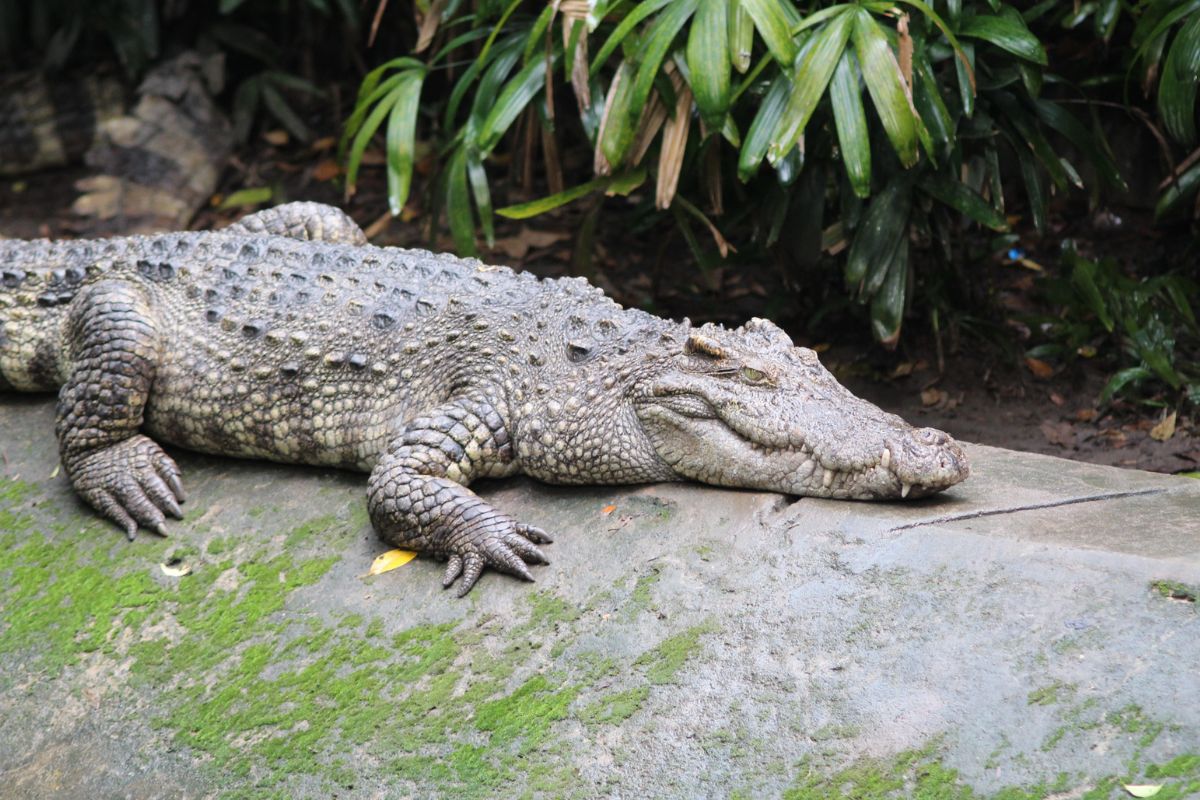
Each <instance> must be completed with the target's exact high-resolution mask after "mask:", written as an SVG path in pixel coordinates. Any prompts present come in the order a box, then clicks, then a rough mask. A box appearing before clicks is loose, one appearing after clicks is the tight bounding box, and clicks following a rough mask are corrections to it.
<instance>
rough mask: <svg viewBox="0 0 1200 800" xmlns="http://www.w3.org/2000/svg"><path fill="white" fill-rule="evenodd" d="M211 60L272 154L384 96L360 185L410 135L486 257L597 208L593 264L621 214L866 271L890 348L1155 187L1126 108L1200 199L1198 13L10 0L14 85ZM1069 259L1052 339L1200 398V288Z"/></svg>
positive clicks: (865, 289) (680, 1)
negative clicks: (1025, 247) (276, 129)
mask: <svg viewBox="0 0 1200 800" xmlns="http://www.w3.org/2000/svg"><path fill="white" fill-rule="evenodd" d="M360 15H361V18H360ZM184 47H194V48H199V49H201V50H207V51H213V50H220V51H223V52H225V53H226V56H227V59H228V61H229V62H230V66H231V68H230V70H229V74H230V75H231V85H230V87H229V90H228V92H227V94H226V98H225V99H226V102H227V103H228V105H229V107H230V109H231V111H232V113H233V115H234V118H235V122H236V124H237V127H238V131H239V133H240V134H241V135H242V137H243V138H245V137H246V136H248V134H249V133H250V132H251V131H252V130H253V129H254V128H255V127H256V126H257V125H262V124H266V125H271V126H280V125H282V126H283V127H285V128H286V129H287V130H288V131H289V132H290V133H291V134H292V135H293V136H294V137H295V138H297V139H301V140H304V139H307V138H308V137H309V136H310V134H311V129H312V123H313V119H314V118H319V117H320V116H321V115H322V114H324V115H328V113H329V111H330V109H332V108H336V107H337V104H336V97H335V98H333V100H334V101H335V102H333V103H330V102H328V100H329V98H328V97H327V94H326V92H327V90H328V89H329V88H330V87H336V86H338V85H353V84H354V83H357V84H358V91H357V98H356V99H355V101H354V105H353V107H352V109H351V110H350V113H349V117H348V119H347V120H346V122H345V126H344V135H343V140H342V154H343V156H344V158H345V163H346V165H347V174H346V176H345V177H346V183H347V187H346V188H347V191H348V193H353V191H354V189H355V186H356V183H357V181H358V177H359V173H360V171H361V166H362V163H363V160H364V156H365V154H366V153H367V151H368V148H372V149H373V148H375V147H378V146H380V145H382V147H383V150H384V153H385V159H386V168H385V171H386V175H387V187H388V192H387V194H388V202H389V205H390V209H391V211H392V213H395V214H399V213H400V212H401V210H402V209H403V208H404V206H405V204H406V203H407V202H408V201H409V199H410V192H412V191H413V187H414V173H415V172H416V171H417V170H416V167H417V164H418V162H421V167H422V169H421V172H422V173H423V174H424V175H425V177H426V179H425V180H422V181H419V182H418V184H417V185H418V188H419V190H420V191H422V192H423V193H424V195H425V196H424V198H423V203H422V205H423V207H424V208H425V209H429V210H432V211H433V213H432V214H431V215H427V216H426V219H427V221H428V222H429V224H430V230H431V231H432V230H433V229H434V228H435V227H436V226H438V225H439V224H441V223H442V222H443V221H444V222H445V224H447V225H448V227H449V230H450V232H451V233H452V235H453V237H454V240H455V242H456V246H457V248H458V249H459V250H460V252H463V253H472V252H474V251H475V250H476V246H477V237H482V239H483V240H484V241H486V242H488V243H489V244H490V243H491V242H492V241H493V240H494V237H495V218H496V217H497V215H499V216H503V217H509V218H524V217H529V216H533V215H536V214H540V213H545V212H547V211H550V210H552V209H555V208H559V207H561V206H564V205H566V204H569V203H577V204H579V207H580V208H581V209H582V210H583V214H582V217H581V219H582V222H581V224H580V231H579V235H578V236H577V244H576V250H577V258H576V267H577V268H578V267H579V265H580V264H583V263H585V262H586V260H587V259H588V257H589V255H590V251H591V248H592V241H593V240H592V234H593V232H594V228H595V225H596V219H597V215H598V213H599V211H600V209H601V206H602V205H605V204H606V207H607V208H608V209H610V211H612V212H615V213H616V214H624V215H626V218H627V219H631V220H634V221H635V224H636V225H637V226H638V227H639V229H642V230H645V229H648V228H649V227H651V226H653V225H666V226H675V227H676V229H677V231H678V233H679V234H680V240H681V241H683V242H686V244H687V246H688V247H689V248H690V250H691V253H692V256H693V258H694V260H695V262H696V264H697V265H698V266H699V267H700V268H701V269H702V270H708V269H710V268H712V267H714V266H717V265H720V264H729V263H744V262H747V261H751V260H763V259H769V258H775V259H777V260H779V261H781V263H786V264H787V265H788V268H789V269H795V268H796V265H800V266H801V267H802V268H805V269H809V270H811V269H813V268H820V269H829V268H834V269H838V270H840V271H841V274H842V276H843V278H844V284H845V287H846V292H847V296H848V297H849V298H850V300H851V301H852V302H856V303H859V304H861V305H862V306H863V308H864V310H865V312H866V315H867V316H868V317H869V320H870V325H871V329H872V331H873V333H874V335H875V337H876V338H877V339H878V340H879V341H880V342H882V343H884V344H885V345H888V346H892V345H894V344H895V343H896V342H897V340H898V338H899V336H900V333H901V328H902V325H903V323H904V320H905V319H909V320H913V319H920V320H927V321H928V322H929V324H930V325H931V326H932V327H933V328H934V329H937V328H938V327H939V326H942V327H944V326H945V325H946V324H947V323H949V324H952V325H959V326H960V327H963V328H966V327H967V326H968V325H970V324H971V323H972V321H973V318H972V317H971V316H970V314H972V313H973V311H974V308H973V307H972V302H975V304H976V306H977V301H978V300H979V299H980V295H981V292H980V286H981V285H982V283H983V282H982V281H981V279H980V278H979V277H978V273H979V272H980V270H979V269H977V265H978V263H979V262H980V260H982V259H986V258H990V257H991V256H992V255H993V254H994V253H997V252H1005V251H1007V250H1008V249H1009V248H1015V249H1018V250H1019V245H1020V242H1019V241H1018V237H1017V235H1016V234H1014V233H1013V232H1012V230H1010V228H1012V227H1015V228H1017V229H1018V230H1022V231H1024V230H1028V229H1030V228H1032V229H1033V230H1035V231H1036V232H1039V233H1040V232H1043V231H1049V229H1050V227H1051V223H1052V221H1053V217H1054V215H1055V213H1056V210H1058V211H1061V210H1062V209H1063V208H1065V207H1070V208H1073V209H1075V211H1079V210H1081V209H1082V210H1086V209H1091V208H1095V207H1097V206H1098V205H1099V204H1101V203H1102V202H1103V200H1104V198H1106V197H1119V196H1123V195H1122V193H1123V192H1125V189H1126V186H1125V182H1126V179H1130V178H1131V177H1143V178H1144V177H1145V176H1144V175H1141V176H1138V175H1130V174H1129V173H1130V172H1131V170H1130V169H1129V166H1128V163H1129V160H1130V159H1125V160H1124V161H1122V159H1121V158H1120V157H1119V156H1120V154H1121V146H1122V144H1123V143H1122V142H1121V141H1116V142H1110V141H1109V140H1108V139H1107V138H1106V135H1105V131H1106V130H1111V125H1105V124H1101V117H1102V115H1104V114H1107V115H1108V116H1107V117H1106V118H1105V119H1106V121H1108V122H1111V120H1112V118H1113V115H1114V114H1116V115H1121V114H1127V115H1128V119H1130V120H1133V121H1134V122H1133V123H1132V124H1134V125H1141V126H1143V127H1144V129H1145V130H1148V131H1150V132H1151V133H1152V134H1153V137H1154V139H1153V141H1154V142H1155V143H1156V145H1155V147H1154V149H1153V150H1152V151H1150V152H1148V153H1138V154H1135V155H1134V157H1133V159H1132V160H1133V162H1134V163H1135V164H1136V163H1138V159H1142V161H1143V162H1145V161H1147V160H1149V161H1153V162H1155V163H1154V164H1153V168H1146V169H1144V170H1143V169H1142V167H1140V166H1139V167H1137V168H1136V170H1134V171H1138V172H1149V173H1161V174H1163V175H1165V176H1166V178H1167V179H1166V180H1165V181H1164V182H1163V184H1162V186H1161V187H1160V192H1159V195H1158V197H1157V208H1156V209H1155V214H1156V217H1157V218H1158V219H1160V220H1162V221H1164V223H1165V224H1170V223H1171V222H1172V221H1175V222H1180V221H1182V223H1183V224H1187V223H1189V222H1190V221H1192V220H1194V219H1195V217H1196V216H1197V209H1198V208H1200V205H1198V203H1200V150H1195V151H1194V152H1193V148H1196V147H1197V145H1198V144H1200V142H1198V141H1197V139H1198V138H1200V137H1198V134H1197V126H1196V99H1197V98H1196V92H1197V86H1198V85H1200V3H1196V2H1185V1H1183V0H1142V2H1137V3H1130V2H1120V1H1119V0H1095V1H1092V2H1074V3H1057V2H1052V0H1047V1H1045V2H1038V3H1023V4H1019V5H1010V4H1008V3H1004V2H1001V1H1000V0H967V1H966V2H963V0H898V1H897V2H873V1H868V0H861V1H860V2H849V3H831V2H827V1H821V0H817V1H816V2H803V3H800V2H794V0H640V1H639V2H634V1H633V0H555V1H554V2H542V1H541V0H537V1H536V2H535V1H534V0H472V1H471V2H468V1H467V0H417V2H407V3H405V2H397V1H396V0H392V2H390V3H389V2H388V1H387V0H374V2H373V3H365V4H360V3H358V2H355V1H354V0H167V2H161V0H90V1H89V2H84V1H83V0H46V2H39V3H27V2H24V0H0V68H7V69H13V68H16V67H18V66H29V65H30V61H31V60H34V59H36V60H37V61H38V63H39V64H40V65H41V66H43V67H44V68H47V69H50V70H62V71H64V72H66V71H69V69H70V68H71V67H72V66H73V65H81V64H83V65H86V64H89V63H92V62H95V61H99V60H103V59H104V58H105V57H106V56H107V57H109V58H113V59H114V60H115V61H116V62H117V63H118V64H119V65H120V66H121V68H122V69H123V70H124V71H125V72H126V73H127V74H128V75H129V76H130V77H131V78H133V79H136V77H137V76H138V75H140V74H141V73H142V71H143V70H144V69H145V68H146V66H147V65H148V64H149V63H151V62H152V61H153V60H154V59H156V58H159V57H162V56H163V55H166V54H168V53H170V52H173V51H175V50H178V49H181V48H184ZM372 62H374V63H375V64H378V65H379V66H376V67H374V68H371V67H370V66H369V64H371V63H372ZM1114 144H1115V145H1116V148H1115V150H1114V146H1113V145H1114ZM539 151H540V153H541V158H540V159H538V158H537V154H538V152H539ZM581 153H586V154H587V157H586V158H579V157H578V155H580V154H581ZM1119 162H1120V163H1123V164H1125V165H1126V166H1125V170H1126V174H1124V175H1123V174H1122V173H1121V170H1120V169H1119V168H1118V166H1117V164H1118V163H1119ZM514 165H515V166H517V167H518V168H517V169H514ZM514 189H517V190H519V192H514ZM531 196H532V197H539V198H540V199H536V200H533V201H531V202H523V203H516V204H513V203H514V201H515V200H523V199H526V198H528V197H531ZM606 196H607V197H612V196H619V197H618V199H615V200H607V201H606V200H605V197H606ZM1072 198H1074V199H1072ZM1065 203H1072V204H1073V205H1070V206H1067V205H1064V204H1065ZM606 213H609V212H606ZM606 224H611V225H617V224H620V225H622V226H624V225H625V223H624V222H619V221H618V219H617V217H616V216H613V217H610V218H608V220H607V221H606ZM735 251H736V255H735ZM1065 253H1066V255H1064V256H1063V257H1062V261H1061V267H1060V268H1059V269H1058V273H1059V274H1061V275H1062V277H1061V278H1057V279H1056V278H1053V277H1052V278H1051V279H1049V280H1048V281H1045V282H1044V283H1045V287H1046V289H1047V293H1048V296H1049V297H1050V298H1051V299H1052V301H1053V302H1056V303H1060V304H1061V305H1060V307H1062V308H1066V309H1068V313H1067V314H1066V316H1065V317H1064V319H1062V320H1058V321H1055V320H1041V321H1040V322H1039V321H1036V320H1034V321H1033V322H1037V323H1038V324H1036V325H1034V326H1033V327H1034V329H1035V333H1036V335H1035V336H1034V337H1033V338H1032V340H1031V341H1030V343H1029V346H1030V347H1033V348H1034V351H1032V352H1033V353H1034V354H1035V355H1036V356H1037V357H1048V358H1053V359H1055V360H1057V361H1059V362H1060V363H1066V362H1069V361H1070V360H1071V359H1075V358H1080V357H1086V356H1081V355H1080V354H1081V353H1083V354H1090V353H1091V352H1093V350H1094V349H1095V348H1096V347H1099V348H1100V349H1101V350H1105V349H1106V347H1105V345H1108V347H1107V350H1109V351H1111V352H1112V353H1115V354H1117V359H1116V362H1115V363H1114V366H1113V369H1114V370H1118V369H1119V370H1121V371H1120V372H1118V374H1117V377H1118V378H1120V379H1121V380H1119V381H1117V383H1116V384H1114V386H1115V388H1117V389H1121V390H1122V391H1123V392H1125V393H1128V392H1129V390H1130V389H1131V388H1133V387H1135V386H1138V385H1141V386H1143V387H1148V388H1149V389H1151V390H1153V389H1154V388H1155V387H1156V386H1157V387H1160V388H1161V387H1163V386H1165V387H1169V390H1170V391H1169V392H1168V397H1169V396H1171V393H1176V394H1175V396H1176V397H1181V396H1191V397H1192V398H1193V400H1195V399H1200V397H1198V394H1200V393H1198V392H1197V390H1196V383H1197V379H1196V377H1195V376H1194V375H1193V374H1192V373H1193V372H1194V369H1193V368H1192V367H1190V363H1191V362H1194V360H1195V358H1196V357H1197V346H1198V345H1197V337H1196V335H1195V333H1196V330H1195V322H1194V316H1193V311H1192V309H1193V306H1194V304H1195V303H1196V302H1197V295H1196V287H1195V285H1194V284H1193V283H1192V282H1190V281H1188V280H1187V279H1185V278H1182V277H1179V276H1177V275H1172V274H1168V265H1165V264H1161V263H1157V262H1147V263H1139V264H1137V271H1138V273H1139V275H1138V276H1137V277H1134V276H1131V275H1129V274H1126V272H1125V271H1123V270H1122V269H1120V268H1119V267H1118V266H1117V264H1116V262H1114V261H1112V260H1111V259H1108V260H1105V259H1100V260H1089V259H1088V258H1084V257H1083V256H1080V255H1078V254H1075V253H1074V251H1073V250H1070V249H1069V248H1068V250H1066V251H1065ZM1082 264H1091V265H1092V266H1091V267H1086V266H1081V265H1082ZM1088 276H1091V277H1090V278H1089V277H1088ZM811 279H812V275H811V273H809V274H806V275H805V276H804V277H803V278H802V280H803V282H805V283H808V282H810V281H811ZM1098 298H1099V299H1098ZM964 302H965V304H966V306H967V307H966V308H965V309H964V308H963V305H964ZM976 321H977V320H976ZM1152 393H1153V391H1151V394H1152Z"/></svg>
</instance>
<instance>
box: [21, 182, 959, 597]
mask: <svg viewBox="0 0 1200 800" xmlns="http://www.w3.org/2000/svg"><path fill="white" fill-rule="evenodd" d="M55 389H58V390H59V394H58V404H57V412H56V433H57V437H58V443H59V452H60V456H61V463H62V466H63V468H64V471H65V474H66V476H67V478H69V480H70V481H71V483H72V485H73V486H74V488H75V490H76V491H77V492H78V494H79V495H80V496H82V498H83V499H84V500H86V501H87V502H88V503H89V504H91V505H92V506H93V507H94V508H95V509H96V510H97V511H99V512H100V514H102V515H103V516H105V517H107V518H108V519H110V520H112V521H113V522H115V523H116V524H117V525H119V526H120V527H121V528H123V529H124V531H125V532H126V534H127V535H128V536H129V537H130V539H133V538H134V536H135V534H136V532H137V531H138V530H139V528H145V529H148V530H149V531H153V532H157V533H159V534H163V535H165V533H166V527H165V522H166V517H167V516H168V515H169V516H171V517H176V518H181V516H182V515H181V508H180V504H181V503H183V502H184V500H185V493H184V488H183V484H182V481H181V475H180V471H179V469H178V467H177V466H176V464H175V462H174V460H173V459H172V458H171V457H170V456H169V455H167V453H166V452H164V450H163V449H162V448H161V447H160V445H159V442H163V443H169V444H172V445H176V446H179V447H182V448H189V449H192V450H197V451H201V452H206V453H214V454H223V455H228V456H238V457H248V458H260V459H272V460H275V461H282V462H293V463H306V464H318V465H326V466H331V467H340V468H348V469H354V470H360V471H363V472H368V473H369V474H370V477H369V479H368V482H367V487H368V488H367V503H368V509H369V512H370V519H371V522H372V524H373V526H374V528H375V529H376V531H377V532H378V534H379V535H380V536H381V537H382V538H383V539H384V540H386V541H387V542H389V543H391V544H393V545H394V546H396V547H400V548H406V549H410V550H416V551H419V552H422V553H425V554H429V555H432V556H435V557H439V558H441V559H444V560H446V561H447V562H448V563H447V567H446V571H445V574H444V576H443V579H442V583H443V586H444V587H451V586H452V585H454V584H455V583H456V581H457V586H456V587H455V588H456V590H457V593H458V594H459V596H461V595H463V594H466V593H467V592H468V591H470V589H471V587H472V586H474V585H475V583H476V581H477V580H478V579H479V577H480V575H481V573H483V571H484V570H485V568H494V569H496V570H499V571H502V572H507V573H510V574H512V575H515V576H518V577H520V578H524V579H527V580H532V579H533V575H532V573H531V571H530V569H529V566H530V565H533V564H541V563H548V561H547V558H546V556H545V553H544V551H543V549H542V548H541V547H540V546H539V545H544V544H546V543H548V542H550V536H549V535H547V533H546V532H545V531H544V530H542V529H541V528H539V527H536V526H534V525H530V524H527V523H525V522H521V521H518V520H516V519H514V518H512V517H510V516H509V515H507V514H505V513H504V512H503V511H502V510H500V509H497V508H495V507H493V506H492V505H490V504H489V503H487V502H486V501H485V500H483V499H482V498H480V497H479V496H478V495H476V494H475V493H474V492H472V491H471V490H470V489H469V488H468V486H469V484H470V483H471V482H472V481H474V480H476V479H479V478H499V477H505V476H511V475H515V474H518V473H521V474H525V475H528V476H531V477H533V478H535V479H539V480H541V481H545V482H549V483H555V484H634V483H645V482H655V481H678V480H692V481H700V482H704V483H708V484H713V485H717V486H727V487H745V488H751V489H759V490H768V491H775V492H782V493H785V494H789V495H798V496H812V497H826V498H845V499H863V500H869V499H899V498H917V497H924V496H927V495H931V494H934V493H936V492H940V491H942V490H944V489H946V488H948V487H950V486H953V485H954V484H956V483H958V482H959V481H961V480H963V479H964V478H966V477H967V475H968V473H969V466H968V462H967V458H966V456H965V455H964V453H963V450H962V448H961V447H960V446H959V445H958V443H957V442H955V441H954V440H953V439H952V438H951V437H950V436H948V435H947V434H945V433H943V432H941V431H938V430H934V429H931V428H915V427H913V426H911V425H909V424H908V423H906V422H904V421H903V420H902V419H900V418H899V417H897V416H895V415H893V414H890V413H886V412H884V411H882V410H881V409H879V408H877V407H876V406H874V405H872V404H870V403H868V402H866V401H864V400H862V399H860V398H858V397H856V396H855V395H853V394H852V393H851V392H850V391H849V390H847V389H846V388H844V387H843V386H842V385H841V384H840V383H838V381H837V380H836V379H835V378H834V377H833V375H832V374H831V373H830V372H829V371H828V370H827V369H825V367H823V366H822V365H821V363H820V360H819V358H818V356H817V354H816V353H815V352H813V351H812V350H810V349H807V348H804V347H797V346H795V345H793V343H792V340H791V339H790V338H789V337H788V335H787V334H786V333H785V332H784V331H783V330H782V329H780V328H779V327H777V326H776V325H775V324H773V323H771V322H769V321H767V320H765V319H751V320H750V321H749V322H747V323H745V324H744V325H742V326H741V327H739V328H736V329H729V328H725V327H723V326H720V325H714V324H711V323H710V324H704V325H692V324H691V323H690V322H689V321H687V320H683V321H672V320H668V319H663V318H661V317H657V316H654V315H651V314H649V313H646V312H644V311H640V310H637V309H630V308H623V307H621V306H620V305H618V304H617V303H616V302H615V301H614V300H612V299H611V298H609V297H608V296H606V295H605V294H604V293H603V292H602V291H601V290H600V289H598V288H596V287H594V286H592V285H590V284H589V283H587V282H586V281H585V280H583V279H581V278H558V279H538V278H536V277H534V276H532V275H530V274H528V273H519V272H514V271H512V270H510V269H508V268H506V267H497V266H490V265H487V264H484V263H481V262H480V261H477V260H473V259H462V258H457V257H454V256H452V255H446V254H433V253H430V252H426V251H423V250H408V249H400V248H390V247H388V248H381V247H374V246H371V245H369V244H367V242H366V237H365V236H364V235H363V233H362V231H361V230H360V229H359V228H358V226H357V225H356V224H355V223H354V222H353V221H352V220H351V219H350V218H349V217H348V216H346V215H345V214H343V213H342V212H341V211H339V210H338V209H336V208H332V207H329V206H322V205H317V204H313V203H293V204H288V205H283V206H278V207H276V208H273V209H268V210H266V211H263V212H259V213H257V214H253V215H250V216H248V217H245V218H243V219H242V220H241V221H240V222H238V223H235V224H233V225H232V226H230V227H228V228H225V229H224V230H221V231H217V232H190V233H171V234H161V235H154V236H133V237H126V238H113V239H107V240H93V241H57V242H56V241H47V240H39V241H19V240H8V241H0V391H3V390H9V391H52V390H55Z"/></svg>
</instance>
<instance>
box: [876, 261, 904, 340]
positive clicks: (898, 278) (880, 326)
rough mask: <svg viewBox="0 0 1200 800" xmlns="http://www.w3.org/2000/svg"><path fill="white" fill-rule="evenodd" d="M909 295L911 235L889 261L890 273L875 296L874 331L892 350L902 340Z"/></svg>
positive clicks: (888, 269) (888, 268) (888, 272)
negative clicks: (901, 333)
mask: <svg viewBox="0 0 1200 800" xmlns="http://www.w3.org/2000/svg"><path fill="white" fill-rule="evenodd" d="M907 295H908V239H907V238H904V239H901V240H900V243H899V245H898V246H897V247H896V252H895V254H894V255H893V257H892V259H891V262H890V263H889V264H888V265H887V276H886V277H885V278H884V281H883V285H882V286H880V287H879V291H878V292H876V293H875V296H874V297H872V298H871V333H872V334H874V336H875V339H876V340H877V341H878V342H879V343H880V344H882V345H883V346H884V347H886V348H887V349H889V350H891V349H892V348H893V347H895V346H896V343H897V342H898V341H899V340H900V326H901V325H902V324H903V322H904V301H905V299H906V297H907Z"/></svg>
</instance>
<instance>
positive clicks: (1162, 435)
mask: <svg viewBox="0 0 1200 800" xmlns="http://www.w3.org/2000/svg"><path fill="white" fill-rule="evenodd" d="M1175 417H1176V414H1175V412H1174V411H1172V412H1171V413H1170V414H1167V416H1165V417H1163V420H1162V422H1160V423H1158V424H1157V425H1155V426H1154V427H1153V428H1151V429H1150V438H1151V439H1153V440H1154V441H1156V442H1165V441H1166V440H1167V439H1170V438H1171V437H1172V436H1174V435H1175ZM1147 796H1149V795H1147Z"/></svg>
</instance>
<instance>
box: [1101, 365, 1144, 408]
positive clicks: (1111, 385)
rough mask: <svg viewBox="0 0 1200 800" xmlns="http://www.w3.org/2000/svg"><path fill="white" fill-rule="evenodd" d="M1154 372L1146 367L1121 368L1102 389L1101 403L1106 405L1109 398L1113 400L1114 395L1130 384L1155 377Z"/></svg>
mask: <svg viewBox="0 0 1200 800" xmlns="http://www.w3.org/2000/svg"><path fill="white" fill-rule="evenodd" d="M1153 375H1154V373H1152V372H1151V371H1150V370H1148V369H1146V368H1145V367H1127V368H1126V369H1123V370H1121V371H1120V372H1118V373H1117V374H1116V375H1113V376H1112V377H1111V378H1109V379H1108V383H1106V384H1105V385H1104V388H1103V389H1102V390H1101V391H1100V405H1106V404H1107V403H1108V401H1109V400H1112V398H1113V395H1115V394H1116V393H1117V392H1119V391H1121V390H1122V389H1124V388H1125V387H1126V386H1128V385H1129V384H1131V383H1133V384H1138V383H1141V382H1142V381H1144V380H1146V379H1147V378H1151V377H1153Z"/></svg>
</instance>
